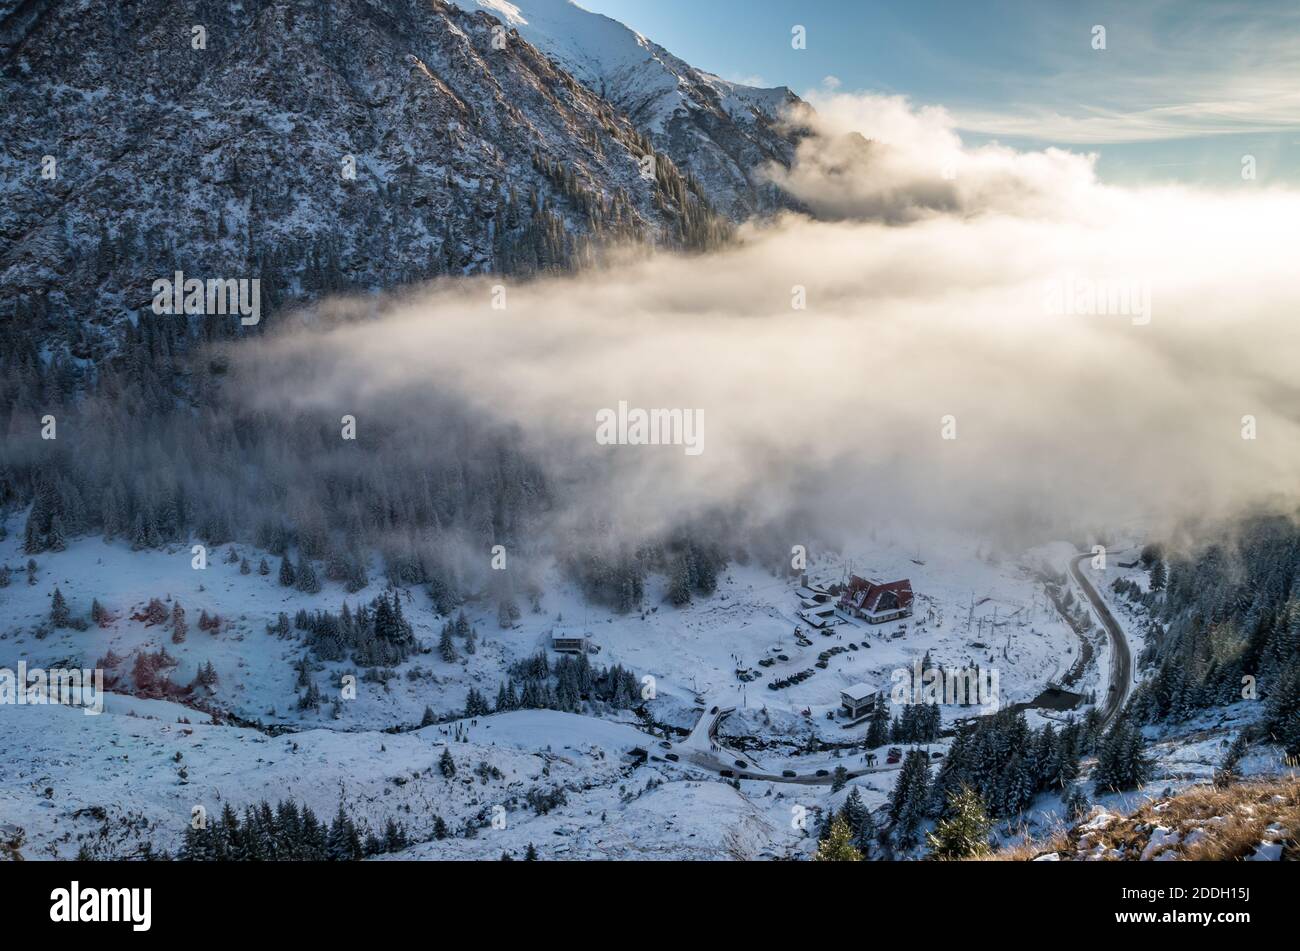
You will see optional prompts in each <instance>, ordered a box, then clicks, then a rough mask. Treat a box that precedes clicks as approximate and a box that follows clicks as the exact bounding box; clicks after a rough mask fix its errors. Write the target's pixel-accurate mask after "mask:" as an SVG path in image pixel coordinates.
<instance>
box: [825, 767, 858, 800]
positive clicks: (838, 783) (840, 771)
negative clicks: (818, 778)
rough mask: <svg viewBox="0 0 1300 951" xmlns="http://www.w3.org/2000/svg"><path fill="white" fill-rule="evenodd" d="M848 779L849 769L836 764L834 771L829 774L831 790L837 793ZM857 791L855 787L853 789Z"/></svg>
mask: <svg viewBox="0 0 1300 951" xmlns="http://www.w3.org/2000/svg"><path fill="white" fill-rule="evenodd" d="M848 781H849V771H848V770H847V769H845V768H844V767H843V765H840V766H836V767H835V772H834V773H832V774H831V792H833V793H837V792H839V791H840V790H841V789H843V788H844V787H845V785H846V784H847V783H848ZM854 791H855V792H856V791H857V790H856V789H855V790H854Z"/></svg>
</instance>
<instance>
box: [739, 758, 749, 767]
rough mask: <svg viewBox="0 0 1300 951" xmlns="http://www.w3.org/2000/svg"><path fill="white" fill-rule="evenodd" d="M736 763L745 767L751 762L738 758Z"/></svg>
mask: <svg viewBox="0 0 1300 951" xmlns="http://www.w3.org/2000/svg"><path fill="white" fill-rule="evenodd" d="M736 765H737V766H739V767H740V768H741V769H744V768H745V767H746V766H748V765H749V764H748V763H746V762H745V761H744V760H743V759H738V760H736Z"/></svg>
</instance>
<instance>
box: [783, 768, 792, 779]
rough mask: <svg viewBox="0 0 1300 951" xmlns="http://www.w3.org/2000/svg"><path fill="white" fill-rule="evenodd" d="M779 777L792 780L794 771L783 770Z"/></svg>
mask: <svg viewBox="0 0 1300 951" xmlns="http://www.w3.org/2000/svg"><path fill="white" fill-rule="evenodd" d="M781 775H782V776H784V777H785V778H786V779H794V775H795V773H794V770H792V769H783V770H781Z"/></svg>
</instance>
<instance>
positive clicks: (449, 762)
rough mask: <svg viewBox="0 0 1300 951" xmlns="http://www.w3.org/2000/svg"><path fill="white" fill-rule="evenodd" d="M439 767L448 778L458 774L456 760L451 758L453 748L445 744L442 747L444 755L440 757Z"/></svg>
mask: <svg viewBox="0 0 1300 951" xmlns="http://www.w3.org/2000/svg"><path fill="white" fill-rule="evenodd" d="M438 769H439V770H440V771H441V772H442V775H443V776H445V777H446V778H447V779H454V778H455V776H456V761H455V760H454V759H452V758H451V750H450V749H448V748H447V747H445V746H444V747H443V748H442V756H440V757H438Z"/></svg>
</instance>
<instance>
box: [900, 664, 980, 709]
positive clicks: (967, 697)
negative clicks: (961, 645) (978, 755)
mask: <svg viewBox="0 0 1300 951" xmlns="http://www.w3.org/2000/svg"><path fill="white" fill-rule="evenodd" d="M889 679H890V680H891V681H892V683H893V686H892V687H890V690H889V700H890V702H891V703H893V704H894V705H895V706H910V705H912V704H921V703H931V704H947V705H952V706H963V707H964V706H976V705H978V706H979V707H980V709H981V710H983V711H984V712H985V713H996V712H997V711H998V708H999V707H1000V706H1001V699H1000V698H1001V689H1000V678H999V676H998V670H997V668H995V667H926V668H924V669H922V666H921V660H920V658H918V659H917V660H916V661H915V662H913V664H912V666H911V667H910V668H908V667H899V668H896V669H895V670H894V672H893V673H891V674H890V676H889Z"/></svg>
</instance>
